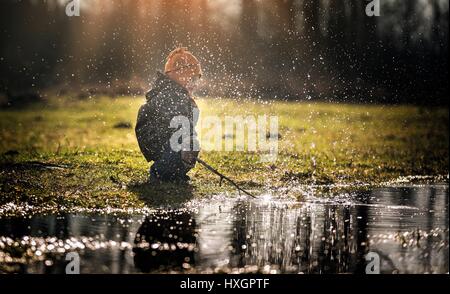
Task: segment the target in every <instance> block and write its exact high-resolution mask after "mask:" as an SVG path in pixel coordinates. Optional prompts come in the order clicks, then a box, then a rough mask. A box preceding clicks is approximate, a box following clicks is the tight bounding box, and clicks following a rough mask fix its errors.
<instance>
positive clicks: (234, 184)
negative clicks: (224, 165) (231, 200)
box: [196, 158, 256, 198]
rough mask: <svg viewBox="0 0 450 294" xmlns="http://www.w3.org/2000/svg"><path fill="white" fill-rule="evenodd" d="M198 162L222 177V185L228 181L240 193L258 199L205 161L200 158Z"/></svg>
mask: <svg viewBox="0 0 450 294" xmlns="http://www.w3.org/2000/svg"><path fill="white" fill-rule="evenodd" d="M196 161H197V162H198V163H200V164H201V165H203V166H204V167H205V168H206V169H208V170H209V171H210V172H212V173H213V174H216V175H218V176H219V177H220V183H222V180H226V181H228V182H229V183H230V184H232V185H233V186H234V187H235V188H236V189H237V190H238V191H239V193H241V191H242V192H244V194H247V195H248V196H251V197H253V198H256V196H254V195H252V194H251V193H250V192H248V191H246V190H244V189H242V188H241V187H240V186H239V185H238V184H236V182H235V181H233V180H232V179H230V178H229V177H227V176H225V175H224V174H222V173H220V172H219V171H217V170H216V169H215V168H213V167H212V166H210V165H209V164H207V163H206V162H204V161H203V160H201V159H200V158H197V159H196Z"/></svg>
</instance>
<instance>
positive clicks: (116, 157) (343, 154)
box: [0, 97, 449, 209]
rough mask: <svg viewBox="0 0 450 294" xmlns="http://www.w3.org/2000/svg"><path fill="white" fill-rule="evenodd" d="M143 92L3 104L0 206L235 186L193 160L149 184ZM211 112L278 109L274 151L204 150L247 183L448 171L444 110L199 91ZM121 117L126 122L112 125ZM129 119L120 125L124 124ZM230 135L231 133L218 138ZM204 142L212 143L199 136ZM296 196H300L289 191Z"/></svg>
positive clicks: (157, 196)
mask: <svg viewBox="0 0 450 294" xmlns="http://www.w3.org/2000/svg"><path fill="white" fill-rule="evenodd" d="M143 101H144V99H143V98H131V97H130V98H117V99H113V98H108V97H102V98H96V99H87V100H74V99H70V98H68V97H60V98H56V97H55V98H51V99H49V101H48V103H46V104H45V105H34V106H32V107H29V108H27V109H22V110H13V109H9V110H1V111H0V193H1V197H0V205H4V204H6V203H14V204H19V205H21V204H29V205H33V206H36V207H40V206H44V205H45V206H49V207H54V208H55V209H57V208H61V207H68V208H77V207H78V208H105V207H113V208H139V207H144V206H146V205H147V206H152V205H160V204H174V203H177V202H178V201H182V200H185V199H188V198H195V197H202V196H204V195H209V194H212V193H218V192H222V191H233V188H232V187H231V186H228V185H226V184H224V185H223V186H219V185H218V178H217V177H216V176H215V175H212V174H211V173H209V172H208V171H206V170H205V169H204V168H203V167H201V166H197V167H196V168H195V169H194V170H192V171H191V172H190V176H191V178H192V183H191V185H189V186H184V187H182V186H177V185H162V186H154V185H149V184H147V183H146V179H147V176H148V175H147V173H148V168H149V164H148V163H147V162H146V161H145V159H144V158H143V156H142V155H141V153H140V151H139V149H138V146H137V142H136V138H135V135H134V129H133V128H127V123H131V124H132V126H133V127H134V124H135V120H136V114H137V110H138V108H139V106H140V105H141V104H142V103H143ZM198 102H199V103H198V104H199V107H200V109H201V111H202V117H205V116H209V115H219V116H221V117H224V116H227V115H242V116H246V115H258V114H267V115H277V116H278V117H279V138H280V140H279V152H278V157H277V160H276V161H275V162H272V163H270V162H261V161H260V155H261V154H260V153H258V152H236V151H235V152H220V151H202V153H201V157H202V158H203V159H204V160H205V161H207V162H209V163H210V164H211V165H212V166H214V167H216V168H218V169H219V170H220V171H222V172H223V173H224V174H226V175H229V176H230V177H232V178H234V179H236V181H237V182H238V183H239V184H241V185H242V186H243V187H245V188H248V189H254V190H258V191H265V190H267V189H277V188H280V187H286V186H293V185H300V184H302V185H303V184H304V185H311V184H319V185H341V184H348V185H351V186H352V187H357V186H358V185H359V184H368V185H378V184H380V183H382V182H385V181H390V180H393V179H396V178H398V177H400V176H408V175H427V176H438V175H443V176H445V177H448V163H449V162H448V158H449V155H448V145H449V137H448V133H449V132H448V125H449V116H448V115H449V112H448V108H445V107H443V108H423V107H416V106H382V105H349V104H328V103H294V102H270V101H264V102H261V101H253V100H242V101H236V100H229V99H200V100H199V101H198ZM118 123H122V128H115V127H114V126H115V125H116V124H118ZM123 123H125V124H123ZM224 137H225V138H226V140H233V137H232V136H224ZM202 146H204V147H208V142H206V141H205V142H202ZM294 196H298V195H294Z"/></svg>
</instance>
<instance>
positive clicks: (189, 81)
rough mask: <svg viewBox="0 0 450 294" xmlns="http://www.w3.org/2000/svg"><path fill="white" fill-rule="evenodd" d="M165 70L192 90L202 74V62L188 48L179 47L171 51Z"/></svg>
mask: <svg viewBox="0 0 450 294" xmlns="http://www.w3.org/2000/svg"><path fill="white" fill-rule="evenodd" d="M164 72H165V74H166V75H167V76H168V77H169V78H171V79H172V80H175V81H176V82H178V83H179V84H180V85H182V86H183V87H185V88H186V89H187V90H188V91H190V92H191V91H193V90H194V88H195V86H196V82H197V81H198V79H199V78H200V77H201V76H202V68H201V66H200V62H199V61H198V59H197V58H196V57H195V56H194V55H192V53H191V52H189V51H188V50H187V48H177V49H175V50H173V51H172V52H170V54H169V57H168V58H167V62H166V66H165V69H164Z"/></svg>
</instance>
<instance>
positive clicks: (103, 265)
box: [0, 185, 449, 273]
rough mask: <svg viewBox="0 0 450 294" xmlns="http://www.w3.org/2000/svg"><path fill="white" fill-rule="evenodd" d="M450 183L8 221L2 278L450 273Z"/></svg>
mask: <svg viewBox="0 0 450 294" xmlns="http://www.w3.org/2000/svg"><path fill="white" fill-rule="evenodd" d="M448 200H449V192H448V185H434V186H411V187H391V188H379V189H375V190H373V191H369V192H363V193H356V194H352V195H342V196H340V197H336V198H326V199H323V198H320V197H314V196H310V197H307V199H306V200H305V201H303V202H295V201H292V200H288V199H277V198H275V197H271V196H269V195H263V196H261V197H259V198H258V199H248V198H245V197H242V198H230V197H213V198H212V199H209V200H205V201H199V202H195V201H192V202H188V203H185V204H184V205H183V206H182V208H179V209H174V210H166V209H160V210H157V211H155V212H154V213H149V214H148V215H133V216H117V215H92V214H65V215H64V214H63V215H48V216H33V217H31V218H28V219H25V218H13V219H0V271H2V272H20V273H64V272H65V270H66V266H67V264H68V261H66V257H67V254H68V253H71V252H76V253H77V254H79V256H80V271H81V273H141V272H146V273H147V272H151V273H158V272H195V273H214V272H226V273H248V272H260V273H364V272H365V270H366V267H367V265H368V262H367V261H366V259H365V257H366V255H367V254H368V253H369V252H370V253H376V254H377V256H379V258H380V262H381V263H380V269H381V272H382V273H448V252H449V244H448V235H449V232H448V223H449V221H448Z"/></svg>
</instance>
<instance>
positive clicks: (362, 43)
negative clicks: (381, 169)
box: [0, 0, 448, 104]
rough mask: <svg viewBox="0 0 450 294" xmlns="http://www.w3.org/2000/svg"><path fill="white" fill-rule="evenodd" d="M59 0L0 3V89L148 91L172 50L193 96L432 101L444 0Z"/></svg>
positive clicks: (437, 84) (443, 83)
mask: <svg viewBox="0 0 450 294" xmlns="http://www.w3.org/2000/svg"><path fill="white" fill-rule="evenodd" d="M67 2H68V1H65V0H47V1H44V0H41V1H39V0H34V1H33V0H22V1H19V0H4V1H1V4H0V8H1V9H0V14H1V15H0V28H1V33H0V34H1V44H0V92H3V93H5V94H6V95H8V93H9V94H10V93H14V92H18V91H25V90H28V91H31V90H33V89H35V90H36V91H37V90H40V89H48V88H58V89H66V90H75V89H91V90H92V91H95V90H96V89H122V90H121V91H119V90H118V91H119V94H128V93H130V94H133V93H139V92H140V89H143V88H146V87H148V84H149V82H150V81H151V80H152V79H153V78H154V76H155V72H156V70H159V69H162V67H163V64H164V58H165V57H166V56H167V54H168V52H170V50H171V49H173V48H174V47H176V46H180V45H181V46H185V47H188V48H189V49H190V50H191V51H192V52H194V53H195V54H196V55H197V56H198V57H199V58H200V60H201V61H202V64H203V66H204V71H205V82H204V84H203V86H202V87H201V90H200V91H199V94H204V95H225V96H232V97H233V96H253V97H271V98H279V99H298V100H303V99H324V100H330V101H362V102H414V103H420V104H429V103H433V104H434V103H442V102H444V101H445V99H446V97H447V94H448V86H447V79H448V69H447V66H448V53H447V52H448V1H447V0H408V1H403V0H381V16H380V17H368V16H366V13H365V9H366V4H367V3H368V1H365V0H360V1H358V0H352V1H350V0H348V1H347V0H321V1H320V0H271V1H269V0H259V1H257V0H209V1H208V0H170V1H168V0H167V1H166V0H81V2H82V10H81V16H80V17H68V16H67V15H66V14H65V5H66V3H67Z"/></svg>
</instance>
